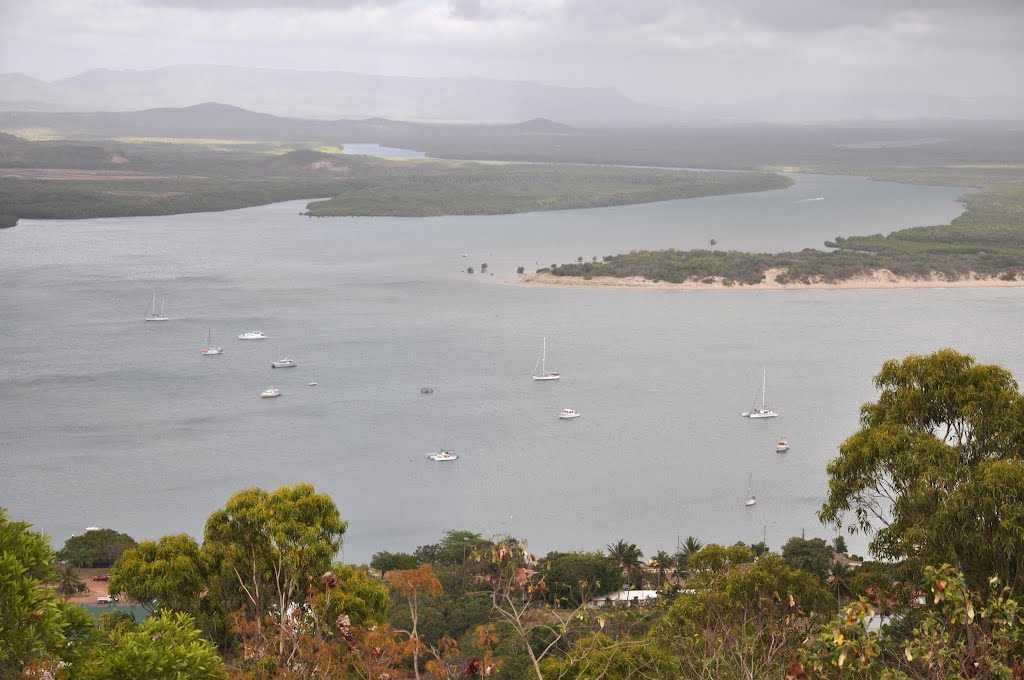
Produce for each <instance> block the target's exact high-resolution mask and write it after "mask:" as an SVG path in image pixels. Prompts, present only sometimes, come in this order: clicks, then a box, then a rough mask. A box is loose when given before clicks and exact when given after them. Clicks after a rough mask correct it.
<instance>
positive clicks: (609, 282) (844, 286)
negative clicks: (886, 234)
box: [516, 269, 1024, 290]
mask: <svg viewBox="0 0 1024 680" xmlns="http://www.w3.org/2000/svg"><path fill="white" fill-rule="evenodd" d="M780 273H782V270H781V269H769V270H768V271H766V272H765V280H764V281H762V282H761V283H754V284H742V283H734V284H733V285H731V286H727V285H725V284H724V283H722V280H721V278H716V279H715V282H714V283H703V282H701V281H699V280H691V281H686V282H684V283H668V282H665V281H658V282H657V283H655V282H654V281H648V280H647V279H644V278H641V277H639V276H633V277H628V278H621V279H620V278H615V277H612V276H595V277H594V278H592V279H590V280H587V279H584V278H583V277H580V276H555V275H553V274H530V275H529V276H526V277H524V278H521V279H519V280H518V281H517V282H516V283H519V284H522V285H527V286H561V287H568V288H650V289H652V290H821V289H836V290H853V289H862V288H1012V287H1019V286H1024V280H1013V281H1004V280H1003V279H998V278H995V277H987V276H979V275H978V274H973V273H972V274H970V275H968V276H966V277H963V278H960V279H954V280H948V279H946V278H945V277H944V276H943V275H941V274H938V273H936V274H934V275H932V276H931V277H930V278H927V279H911V278H907V277H902V276H896V275H895V274H893V273H892V272H891V271H889V270H888V269H878V270H876V271H874V272H872V274H871V275H870V276H858V277H854V278H851V279H846V280H845V281H840V282H838V283H827V282H824V281H816V282H813V283H779V282H778V281H776V278H777V277H778V275H779V274H780Z"/></svg>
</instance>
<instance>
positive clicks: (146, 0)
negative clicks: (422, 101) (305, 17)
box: [134, 0, 403, 12]
mask: <svg viewBox="0 0 1024 680" xmlns="http://www.w3.org/2000/svg"><path fill="white" fill-rule="evenodd" d="M402 2H403V0H135V3H134V4H136V5H137V6H150V7H165V8H168V9H176V8H181V7H187V8H189V9H198V10H208V11H211V12H222V11H228V12H231V11H242V10H250V9H260V10H262V9H266V10H293V11H302V10H318V11H319V10H339V11H344V10H349V9H355V8H361V7H394V6H396V5H400V4H402Z"/></svg>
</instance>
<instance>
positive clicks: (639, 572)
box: [608, 538, 644, 585]
mask: <svg viewBox="0 0 1024 680" xmlns="http://www.w3.org/2000/svg"><path fill="white" fill-rule="evenodd" d="M608 556H609V557H610V558H612V560H613V561H614V562H615V563H616V564H618V565H619V568H620V569H622V573H624V574H625V575H626V578H628V579H630V581H631V582H632V583H633V585H643V580H644V577H643V573H644V567H643V562H641V560H642V559H643V557H644V553H643V551H641V550H640V548H638V547H636V543H626V541H625V540H624V539H621V538H620V539H619V540H618V542H617V543H609V544H608Z"/></svg>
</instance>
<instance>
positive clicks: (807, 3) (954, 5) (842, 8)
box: [717, 0, 1024, 33]
mask: <svg viewBox="0 0 1024 680" xmlns="http://www.w3.org/2000/svg"><path fill="white" fill-rule="evenodd" d="M717 6H718V7H719V8H720V9H724V10H727V11H731V12H732V13H734V15H735V16H737V17H739V18H741V19H742V20H743V21H744V22H745V23H747V24H749V25H751V26H758V27H762V28H766V29H769V30H774V31H781V32H787V33H788V32H792V33H802V32H818V31H825V30H834V29H841V28H853V27H860V28H879V27H884V26H887V25H889V24H891V23H893V22H894V21H896V20H898V19H900V18H901V17H905V16H907V15H920V16H935V15H945V16H950V15H956V14H963V15H965V16H969V15H973V16H979V15H981V16H998V17H1005V18H1007V19H1009V20H1011V21H1021V19H1022V16H1024V12H1022V9H1024V3H1021V2H1020V0H974V1H973V2H970V3H966V2H963V1H962V0H859V1H858V2H834V3H828V2H822V0H772V1H771V2H764V1H762V0H721V2H719V3H717Z"/></svg>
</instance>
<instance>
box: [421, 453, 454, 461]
mask: <svg viewBox="0 0 1024 680" xmlns="http://www.w3.org/2000/svg"><path fill="white" fill-rule="evenodd" d="M427 458H429V459H430V460H436V461H438V462H443V461H446V460H458V458H459V457H458V456H456V455H455V454H454V453H453V452H451V451H438V452H437V453H428V454H427Z"/></svg>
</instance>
